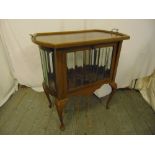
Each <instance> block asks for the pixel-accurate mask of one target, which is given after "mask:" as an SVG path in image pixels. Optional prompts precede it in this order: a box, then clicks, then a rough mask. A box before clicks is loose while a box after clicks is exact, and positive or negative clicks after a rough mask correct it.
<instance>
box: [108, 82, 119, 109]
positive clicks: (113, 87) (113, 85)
mask: <svg viewBox="0 0 155 155" xmlns="http://www.w3.org/2000/svg"><path fill="white" fill-rule="evenodd" d="M109 85H110V86H111V88H112V92H111V94H110V95H109V98H108V100H107V103H106V109H109V102H110V101H111V98H112V96H113V95H114V93H115V90H116V89H117V84H116V83H115V82H112V83H109Z"/></svg>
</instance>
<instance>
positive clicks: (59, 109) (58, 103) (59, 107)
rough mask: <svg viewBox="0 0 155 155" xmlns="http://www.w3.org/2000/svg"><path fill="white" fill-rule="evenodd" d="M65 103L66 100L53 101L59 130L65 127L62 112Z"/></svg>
mask: <svg viewBox="0 0 155 155" xmlns="http://www.w3.org/2000/svg"><path fill="white" fill-rule="evenodd" d="M66 101H67V99H63V100H59V99H56V100H55V105H56V108H57V112H58V116H59V120H60V130H64V129H65V125H64V122H63V110H64V107H65V104H66Z"/></svg>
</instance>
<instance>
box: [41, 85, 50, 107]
mask: <svg viewBox="0 0 155 155" xmlns="http://www.w3.org/2000/svg"><path fill="white" fill-rule="evenodd" d="M42 85H43V89H44V92H45V94H46V96H47V99H48V102H49V108H51V107H52V102H51V99H50V96H49V92H48V89H47V87H46V85H45V83H44V82H43V84H42Z"/></svg>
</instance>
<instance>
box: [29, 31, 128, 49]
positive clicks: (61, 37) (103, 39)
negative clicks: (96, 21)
mask: <svg viewBox="0 0 155 155" xmlns="http://www.w3.org/2000/svg"><path fill="white" fill-rule="evenodd" d="M129 38H130V37H129V36H128V35H126V34H122V33H118V32H112V31H105V30H82V31H64V32H47V33H36V34H33V35H32V41H33V42H34V43H36V44H37V45H39V46H43V47H49V48H67V47H74V46H84V45H96V44H100V43H108V42H116V41H121V40H126V39H129Z"/></svg>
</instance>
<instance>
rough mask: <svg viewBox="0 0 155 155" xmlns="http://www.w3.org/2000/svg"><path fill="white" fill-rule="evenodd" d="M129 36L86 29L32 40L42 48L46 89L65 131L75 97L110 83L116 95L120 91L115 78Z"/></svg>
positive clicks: (48, 34)
mask: <svg viewBox="0 0 155 155" xmlns="http://www.w3.org/2000/svg"><path fill="white" fill-rule="evenodd" d="M129 38H130V37H129V36H128V35H125V34H122V33H118V32H113V31H105V30H83V31H65V32H48V33H36V34H33V35H32V41H33V42H34V43H35V44H37V45H38V46H39V49H40V57H41V63H42V70H43V77H44V81H43V88H44V92H45V94H46V96H47V98H48V101H49V107H51V106H52V102H51V99H50V97H49V95H52V96H54V97H55V105H56V108H57V112H58V116H59V119H60V123H61V124H60V129H64V122H63V115H62V114H63V109H64V107H65V105H66V102H67V99H68V98H69V96H72V95H89V94H91V93H93V92H94V91H95V90H96V89H98V88H99V87H100V86H101V85H103V84H109V85H110V86H111V88H112V92H111V94H110V95H109V98H108V101H107V103H106V108H108V105H109V102H110V99H111V97H112V95H113V93H114V90H115V89H116V88H117V84H116V82H115V76H116V71H117V65H118V60H119V55H120V51H121V46H122V42H123V40H126V39H129Z"/></svg>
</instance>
